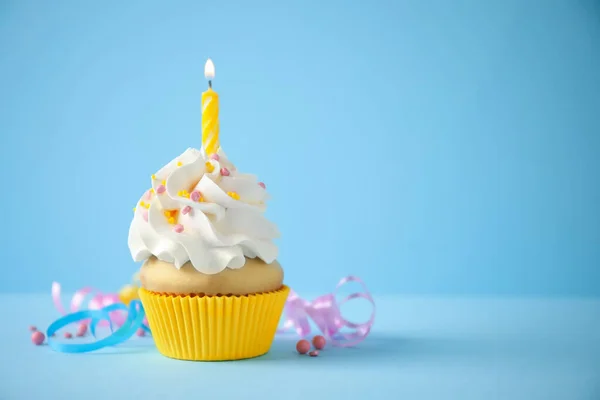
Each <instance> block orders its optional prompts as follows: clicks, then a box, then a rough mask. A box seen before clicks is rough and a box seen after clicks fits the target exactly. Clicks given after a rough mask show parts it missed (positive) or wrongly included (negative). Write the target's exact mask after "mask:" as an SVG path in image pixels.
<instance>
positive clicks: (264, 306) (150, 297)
mask: <svg viewBox="0 0 600 400" xmlns="http://www.w3.org/2000/svg"><path fill="white" fill-rule="evenodd" d="M289 291H290V289H289V287H287V286H283V287H282V288H281V289H279V290H276V291H273V292H267V293H259V294H250V295H243V296H233V295H232V296H189V295H171V294H163V293H155V292H150V291H147V290H145V289H140V291H139V294H140V298H141V300H142V303H143V305H144V310H145V311H146V314H147V316H148V323H149V324H150V329H151V330H152V336H153V338H154V342H155V343H156V347H157V348H158V351H159V352H160V353H161V354H163V355H165V356H167V357H171V358H176V359H180V360H193V361H224V360H241V359H244V358H252V357H257V356H261V355H263V354H265V353H267V352H268V351H269V349H270V348H271V344H272V343H273V339H274V338H275V332H276V331H277V325H278V324H279V319H280V318H281V314H282V312H283V307H284V305H285V301H286V299H287V297H288V294H289Z"/></svg>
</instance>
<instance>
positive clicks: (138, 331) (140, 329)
mask: <svg viewBox="0 0 600 400" xmlns="http://www.w3.org/2000/svg"><path fill="white" fill-rule="evenodd" d="M135 334H136V335H138V336H139V337H142V336H146V331H145V330H143V329H142V328H139V329H138V330H137V331H136V332H135Z"/></svg>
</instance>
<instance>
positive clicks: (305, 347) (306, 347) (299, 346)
mask: <svg viewBox="0 0 600 400" xmlns="http://www.w3.org/2000/svg"><path fill="white" fill-rule="evenodd" d="M296 351H297V352H298V353H300V354H306V353H308V352H309V351H310V343H309V342H308V340H306V339H302V340H298V343H296Z"/></svg>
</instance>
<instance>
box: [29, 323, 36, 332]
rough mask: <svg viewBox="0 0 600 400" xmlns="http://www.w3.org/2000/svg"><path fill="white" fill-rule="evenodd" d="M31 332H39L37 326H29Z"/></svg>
mask: <svg viewBox="0 0 600 400" xmlns="http://www.w3.org/2000/svg"><path fill="white" fill-rule="evenodd" d="M29 330H30V331H31V332H35V331H37V328H36V327H35V326H33V325H30V326H29Z"/></svg>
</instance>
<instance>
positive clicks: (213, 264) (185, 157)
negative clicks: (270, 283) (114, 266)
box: [129, 148, 279, 274]
mask: <svg viewBox="0 0 600 400" xmlns="http://www.w3.org/2000/svg"><path fill="white" fill-rule="evenodd" d="M151 183H152V187H151V188H150V189H148V190H147V191H146V192H145V193H144V194H143V195H142V197H141V198H140V200H139V202H138V205H137V206H136V208H135V213H134V217H133V221H132V222H131V226H130V228H129V250H130V251H131V255H132V257H133V259H134V260H135V261H144V260H146V259H148V258H149V257H150V256H155V257H157V258H158V259H160V260H163V261H166V262H170V263H173V264H174V265H175V267H177V268H181V267H182V266H183V265H184V264H185V263H186V262H188V261H191V263H192V265H193V266H194V268H196V269H197V270H198V271H200V272H202V273H205V274H216V273H219V272H221V271H222V270H224V269H225V268H232V269H236V268H241V267H243V266H244V263H245V261H246V257H248V258H255V257H258V258H260V259H262V260H263V261H264V262H266V263H271V262H273V261H274V260H275V258H276V257H277V247H276V246H275V244H274V243H273V239H275V238H277V237H279V231H278V230H277V227H276V226H275V225H274V224H273V223H271V222H270V221H268V220H267V219H266V218H265V217H264V215H263V212H264V210H265V202H266V201H267V200H268V195H267V191H266V190H265V185H264V184H263V183H262V182H258V180H257V179H256V177H255V176H254V175H249V174H242V173H240V172H238V170H237V169H236V168H235V166H234V165H233V164H231V162H229V160H228V159H227V157H226V155H225V153H224V152H223V151H222V150H219V152H218V153H217V154H214V155H212V156H211V157H206V156H205V155H204V153H203V152H201V151H200V150H196V149H191V148H190V149H187V150H186V151H185V152H184V153H183V154H181V155H180V156H179V157H177V158H176V159H174V160H172V161H171V162H170V163H168V164H167V165H166V166H164V167H163V168H162V169H160V170H159V171H157V172H156V173H155V174H153V175H152V177H151Z"/></svg>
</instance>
